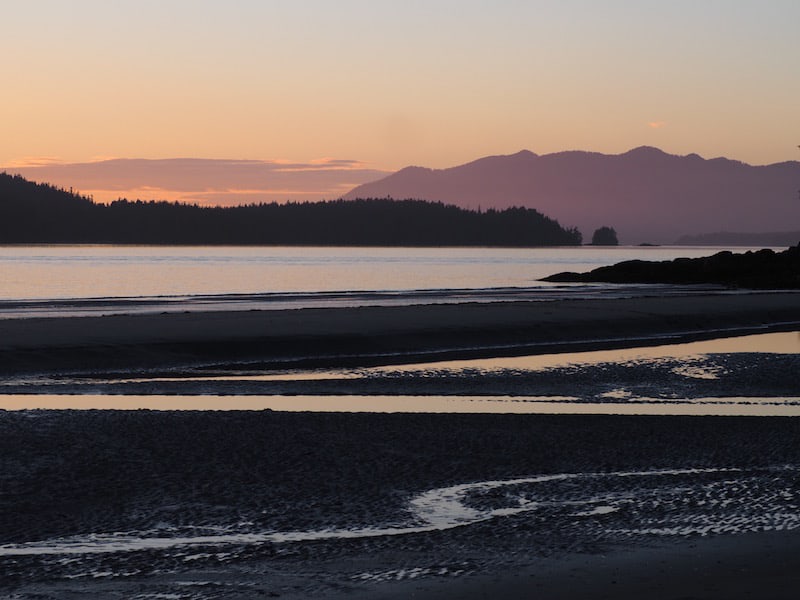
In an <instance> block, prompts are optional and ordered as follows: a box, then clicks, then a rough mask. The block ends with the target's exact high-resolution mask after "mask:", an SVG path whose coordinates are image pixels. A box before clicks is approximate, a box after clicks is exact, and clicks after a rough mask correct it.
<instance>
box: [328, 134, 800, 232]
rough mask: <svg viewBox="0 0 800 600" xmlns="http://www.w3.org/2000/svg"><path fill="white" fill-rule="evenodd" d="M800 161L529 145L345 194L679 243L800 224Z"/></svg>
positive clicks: (406, 173) (407, 172) (402, 174)
mask: <svg viewBox="0 0 800 600" xmlns="http://www.w3.org/2000/svg"><path fill="white" fill-rule="evenodd" d="M798 188H800V162H797V161H788V162H783V163H776V164H772V165H766V166H752V165H748V164H746V163H743V162H740V161H737V160H731V159H727V158H713V159H705V158H702V157H701V156H699V155H697V154H689V155H686V156H676V155H672V154H667V153H665V152H663V151H662V150H659V149H658V148H652V147H649V146H642V147H639V148H634V149H633V150H630V151H628V152H625V153H623V154H600V153H597V152H584V151H568V152H558V153H554V154H545V155H537V154H534V153H533V152H530V151H528V150H523V151H521V152H518V153H516V154H511V155H503V156H488V157H485V158H480V159H478V160H475V161H472V162H470V163H467V164H464V165H460V166H456V167H451V168H448V169H427V168H424V167H406V168H404V169H402V170H400V171H398V172H396V173H394V174H392V175H389V176H388V177H385V178H383V179H380V180H378V181H375V182H372V183H367V184H363V185H360V186H358V187H356V188H354V189H353V190H352V191H350V192H349V193H348V194H346V195H345V196H344V198H345V199H352V198H358V197H370V198H383V197H394V198H420V199H425V200H433V201H441V202H445V203H447V204H454V205H456V206H461V207H464V208H471V209H477V208H479V207H480V208H483V209H487V208H496V209H500V208H506V207H510V206H525V207H529V208H535V209H536V210H538V211H540V212H542V213H544V214H546V215H548V216H550V217H552V218H554V219H556V220H558V221H559V222H561V223H569V224H570V225H574V226H577V227H578V228H579V229H580V230H581V231H582V233H583V234H584V238H588V237H589V236H590V235H591V232H592V231H593V230H594V229H596V228H598V227H601V226H603V225H609V226H611V227H614V228H615V229H616V231H617V233H618V234H619V237H620V241H621V242H622V243H628V244H634V243H642V242H652V243H673V242H675V241H676V240H677V239H678V238H680V237H681V236H691V235H700V234H705V233H708V232H710V231H743V232H752V233H759V232H771V231H786V230H789V229H795V228H800V201H798V197H797V194H798Z"/></svg>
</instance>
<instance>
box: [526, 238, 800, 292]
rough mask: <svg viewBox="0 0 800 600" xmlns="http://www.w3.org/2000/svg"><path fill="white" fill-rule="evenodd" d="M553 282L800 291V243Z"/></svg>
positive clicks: (618, 267) (562, 276) (602, 270)
mask: <svg viewBox="0 0 800 600" xmlns="http://www.w3.org/2000/svg"><path fill="white" fill-rule="evenodd" d="M542 281H549V282H554V283H601V282H602V283H668V284H680V285H697V284H717V285H722V286H726V287H731V288H748V289H773V290H779V289H800V244H798V245H797V246H793V247H791V248H787V249H786V250H784V251H782V252H775V251H774V250H771V249H768V248H767V249H764V250H758V251H756V252H753V251H748V252H745V253H742V254H736V253H733V252H730V251H724V252H718V253H717V254H714V255H712V256H707V257H701V258H676V259H675V260H670V261H657V262H656V261H645V260H629V261H624V262H621V263H617V264H615V265H610V266H607V267H599V268H597V269H594V270H592V271H589V272H588V273H573V272H563V273H557V274H555V275H550V276H549V277H545V278H544V279H543V280H542Z"/></svg>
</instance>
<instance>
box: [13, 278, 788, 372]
mask: <svg viewBox="0 0 800 600" xmlns="http://www.w3.org/2000/svg"><path fill="white" fill-rule="evenodd" d="M798 323H800V295H798V294H796V293H790V292H785V293H780V292H772V293H736V294H725V293H719V294H709V295H704V296H685V297H680V296H670V297H652V298H631V299H624V298H623V299H605V300H603V299H596V300H561V301H553V302H508V303H487V304H459V305H421V306H401V307H360V308H327V309H301V310H284V311H245V312H213V313H200V312H193V313H169V314H150V315H115V316H104V317H81V318H33V319H8V320H0V373H2V374H10V373H24V372H42V371H45V372H47V371H51V372H56V371H93V370H94V371H102V370H104V369H137V368H143V369H147V368H150V369H152V368H163V367H169V366H177V365H191V364H202V363H209V364H214V363H225V364H230V363H235V362H259V361H261V362H264V363H276V362H277V363H283V364H287V363H288V364H300V363H298V362H297V361H300V362H302V363H303V364H305V365H314V364H325V365H340V364H380V363H392V362H407V361H412V360H420V359H429V358H434V357H436V358H444V357H447V358H464V357H478V356H498V355H511V354H531V353H549V352H560V351H569V350H577V349H581V350H587V349H595V348H612V347H625V346H635V345H642V344H644V343H648V342H653V341H654V340H659V339H661V340H664V339H668V340H674V341H687V340H691V339H704V338H710V337H720V336H724V335H734V334H741V333H746V332H752V331H769V330H790V329H795V328H797V324H798ZM293 361H294V362H293Z"/></svg>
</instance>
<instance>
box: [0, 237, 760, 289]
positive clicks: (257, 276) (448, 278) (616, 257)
mask: <svg viewBox="0 0 800 600" xmlns="http://www.w3.org/2000/svg"><path fill="white" fill-rule="evenodd" d="M723 249H725V248H716V247H683V246H681V247H667V246H660V247H639V246H636V247H609V248H602V247H597V248H594V247H581V248H313V247H260V246H259V247H217V246H211V247H208V246H206V247H183V246H180V247H174V246H169V247H168V246H68V245H50V246H47V245H45V246H0V281H1V282H2V286H0V300H23V299H26V300H32V299H74V298H124V297H148V296H149V297H156V296H202V295H217V294H219V295H222V294H264V293H309V292H310V293H313V292H344V291H362V292H363V291H393V292H400V291H409V290H445V289H450V290H485V289H500V288H525V287H547V284H544V283H542V282H539V281H537V280H538V279H540V278H542V277H545V276H547V275H550V274H553V273H556V272H560V271H587V270H590V269H593V268H595V267H599V266H603V265H608V264H613V263H616V262H619V261H623V260H632V259H643V260H671V259H673V258H676V257H679V256H686V257H697V256H708V255H711V254H714V253H715V252H718V251H720V250H723ZM744 250H746V249H741V248H737V249H736V251H744Z"/></svg>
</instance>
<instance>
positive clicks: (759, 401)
mask: <svg viewBox="0 0 800 600" xmlns="http://www.w3.org/2000/svg"><path fill="white" fill-rule="evenodd" d="M0 406H2V407H3V408H4V409H5V410H31V409H47V410H66V409H74V410H276V411H285V412H369V413H459V414H467V413H475V414H584V415H585V414H618V415H729V416H745V415H752V416H800V397H796V398H795V397H792V398H748V397H731V398H695V399H692V400H691V401H689V400H676V399H670V400H664V399H661V398H635V399H627V400H626V401H625V402H577V398H572V397H568V396H527V397H525V396H522V397H520V396H480V397H471V398H470V397H463V396H350V395H343V396H212V395H198V396H179V395H174V396H161V395H149V396H145V395H141V396H139V395H137V396H111V395H103V394H97V395H83V394H81V395H54V394H10V395H4V396H0Z"/></svg>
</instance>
